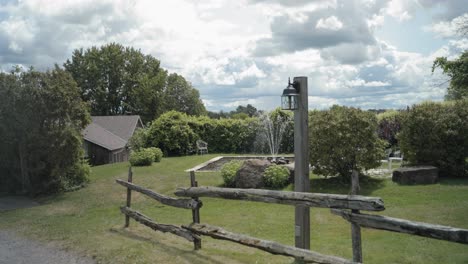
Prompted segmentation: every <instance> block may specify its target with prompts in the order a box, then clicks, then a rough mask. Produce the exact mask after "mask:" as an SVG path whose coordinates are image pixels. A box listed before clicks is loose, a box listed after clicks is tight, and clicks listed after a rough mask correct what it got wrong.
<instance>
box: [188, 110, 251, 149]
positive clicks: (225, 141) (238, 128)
mask: <svg viewBox="0 0 468 264" xmlns="http://www.w3.org/2000/svg"><path fill="white" fill-rule="evenodd" d="M190 126H192V127H193V129H194V131H195V132H196V134H197V135H198V137H199V138H200V139H202V140H204V141H206V142H207V143H208V146H209V150H210V152H220V153H250V152H252V151H253V147H254V142H255V138H256V134H257V131H258V126H259V122H258V119H256V118H246V119H209V118H207V117H197V118H192V120H191V121H190Z"/></svg>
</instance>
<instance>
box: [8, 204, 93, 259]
mask: <svg viewBox="0 0 468 264" xmlns="http://www.w3.org/2000/svg"><path fill="white" fill-rule="evenodd" d="M38 205H39V204H38V203H36V202H34V201H32V200H31V199H29V198H27V197H22V196H9V197H0V217H1V214H2V211H9V210H15V209H20V208H29V207H34V206H38ZM62 263H63V264H68V263H69V264H94V263H95V262H94V261H93V260H92V259H90V258H85V257H81V256H78V255H76V254H73V253H70V252H67V251H64V250H60V249H57V248H55V247H52V246H50V245H45V244H43V243H40V242H36V241H32V240H30V239H27V238H23V237H20V236H17V235H15V233H13V232H11V231H5V230H0V264H62Z"/></svg>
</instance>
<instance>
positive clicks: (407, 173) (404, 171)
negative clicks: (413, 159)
mask: <svg viewBox="0 0 468 264" xmlns="http://www.w3.org/2000/svg"><path fill="white" fill-rule="evenodd" d="M438 179H439V169H438V168H436V167H434V166H416V167H403V168H398V169H396V170H394V171H393V175H392V181H394V182H397V183H400V184H434V183H436V182H437V181H438Z"/></svg>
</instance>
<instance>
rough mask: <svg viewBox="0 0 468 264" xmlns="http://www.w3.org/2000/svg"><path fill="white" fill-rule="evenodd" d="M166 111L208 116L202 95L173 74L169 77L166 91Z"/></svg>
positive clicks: (182, 78)
mask: <svg viewBox="0 0 468 264" xmlns="http://www.w3.org/2000/svg"><path fill="white" fill-rule="evenodd" d="M164 105H165V111H169V110H174V111H178V112H182V113H186V114H187V115H204V114H206V109H205V106H204V105H203V102H202V101H201V99H200V93H199V92H198V90H197V89H195V88H194V87H193V86H192V84H191V83H190V82H188V81H187V80H185V79H184V77H182V76H181V75H178V74H176V73H172V74H170V75H169V76H168V77H167V85H166V89H165V90H164Z"/></svg>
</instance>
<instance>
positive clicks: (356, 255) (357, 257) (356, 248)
mask: <svg viewBox="0 0 468 264" xmlns="http://www.w3.org/2000/svg"><path fill="white" fill-rule="evenodd" d="M358 191H359V173H358V172H357V171H356V170H353V172H352V173H351V194H352V195H357V194H358ZM351 212H353V213H356V214H359V210H351ZM351 239H352V243H353V261H354V262H360V263H362V243H361V227H360V226H359V224H357V223H353V222H352V223H351Z"/></svg>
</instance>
